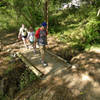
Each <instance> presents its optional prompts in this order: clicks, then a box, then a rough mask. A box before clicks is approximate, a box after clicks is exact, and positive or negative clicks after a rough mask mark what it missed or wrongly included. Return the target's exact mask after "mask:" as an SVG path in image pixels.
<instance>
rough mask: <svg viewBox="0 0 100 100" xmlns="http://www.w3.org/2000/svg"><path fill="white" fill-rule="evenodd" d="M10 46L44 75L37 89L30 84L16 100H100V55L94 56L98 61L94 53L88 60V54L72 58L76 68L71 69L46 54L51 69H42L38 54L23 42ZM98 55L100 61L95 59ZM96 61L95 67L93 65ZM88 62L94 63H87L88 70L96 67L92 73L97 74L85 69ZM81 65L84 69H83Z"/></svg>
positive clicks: (48, 67) (73, 66)
mask: <svg viewBox="0 0 100 100" xmlns="http://www.w3.org/2000/svg"><path fill="white" fill-rule="evenodd" d="M9 46H10V48H12V49H13V51H20V52H21V53H23V54H24V56H25V57H26V58H27V59H28V60H29V61H30V62H31V63H32V64H33V65H34V66H36V67H37V68H38V69H39V70H40V71H41V72H43V73H44V74H45V75H44V77H42V79H41V80H40V81H39V82H38V83H37V85H35V84H31V86H29V87H28V88H26V89H25V90H23V92H21V93H19V94H18V95H17V97H16V98H15V100H25V98H28V99H30V100H100V78H99V76H100V68H99V67H95V64H96V62H98V66H99V65H100V63H99V61H100V56H99V55H100V54H99V53H94V56H95V57H94V58H92V59H91V57H92V53H90V55H91V56H88V59H87V54H88V53H85V54H83V55H80V56H78V57H76V58H77V61H76V58H73V59H72V63H73V64H74V65H72V66H71V67H69V65H68V64H67V63H64V62H62V61H60V60H59V59H57V58H55V57H53V56H51V55H49V54H48V53H46V61H47V62H48V66H47V67H43V66H42V65H41V63H40V55H39V53H37V54H35V55H34V53H33V51H32V50H26V49H25V48H24V47H23V44H22V42H17V43H12V44H10V45H9ZM6 48H9V47H5V49H6ZM97 55H98V58H97V59H96V56H97ZM82 57H84V58H82ZM80 58H81V61H80ZM84 59H85V60H84ZM94 59H95V63H94V65H93V64H92V62H93V61H94ZM75 61H76V62H75ZM87 61H91V62H90V63H91V64H90V63H88V65H90V66H89V67H91V65H93V66H94V68H95V69H96V70H95V69H91V70H93V71H94V72H92V73H91V71H89V69H88V70H87V69H84V66H85V64H86V63H83V62H87ZM77 62H78V63H77ZM80 63H82V64H83V65H82V66H81V64H80ZM86 68H87V67H86ZM95 71H96V73H95ZM95 75H96V77H95ZM35 86H36V87H35ZM35 90H36V91H35ZM28 99H27V100H28Z"/></svg>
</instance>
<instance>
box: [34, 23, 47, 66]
mask: <svg viewBox="0 0 100 100" xmlns="http://www.w3.org/2000/svg"><path fill="white" fill-rule="evenodd" d="M46 27H47V24H46V22H43V23H42V24H41V27H40V28H39V29H38V30H37V31H36V34H35V45H36V42H38V45H39V49H40V54H41V59H40V60H41V63H42V64H43V66H47V65H48V64H47V63H46V62H45V47H46V45H47V31H46Z"/></svg>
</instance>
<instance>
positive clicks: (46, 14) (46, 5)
mask: <svg viewBox="0 0 100 100" xmlns="http://www.w3.org/2000/svg"><path fill="white" fill-rule="evenodd" d="M44 17H45V21H46V23H47V31H48V0H46V1H45V5H44Z"/></svg>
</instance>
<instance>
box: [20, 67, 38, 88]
mask: <svg viewBox="0 0 100 100" xmlns="http://www.w3.org/2000/svg"><path fill="white" fill-rule="evenodd" d="M36 79H37V77H36V75H35V74H34V73H33V72H31V71H30V70H29V69H26V70H25V72H24V73H22V75H21V77H20V84H19V87H20V89H23V88H24V87H25V86H27V85H28V84H29V83H31V82H32V81H33V80H36Z"/></svg>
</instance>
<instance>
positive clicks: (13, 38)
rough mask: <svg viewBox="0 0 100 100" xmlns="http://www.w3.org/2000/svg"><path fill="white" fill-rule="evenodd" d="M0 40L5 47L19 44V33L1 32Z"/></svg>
mask: <svg viewBox="0 0 100 100" xmlns="http://www.w3.org/2000/svg"><path fill="white" fill-rule="evenodd" d="M0 40H1V41H2V43H3V45H4V46H7V45H10V44H13V43H16V42H17V33H16V32H12V33H7V32H4V33H3V32H1V33H0Z"/></svg>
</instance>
